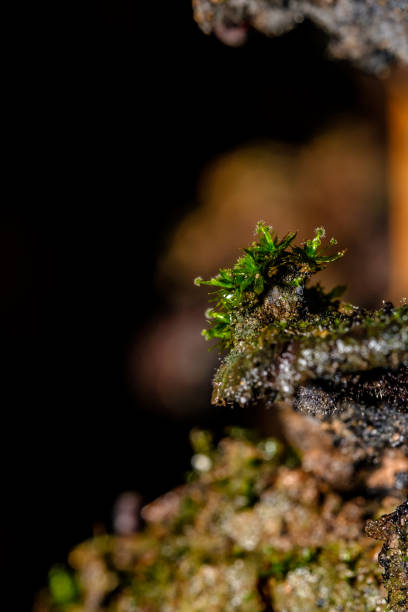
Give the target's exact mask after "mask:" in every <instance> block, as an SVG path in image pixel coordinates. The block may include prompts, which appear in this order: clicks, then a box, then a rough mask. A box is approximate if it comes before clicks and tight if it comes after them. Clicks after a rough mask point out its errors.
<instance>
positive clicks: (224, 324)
mask: <svg viewBox="0 0 408 612" xmlns="http://www.w3.org/2000/svg"><path fill="white" fill-rule="evenodd" d="M256 234H257V237H258V241H257V242H253V244H252V245H250V246H249V247H248V248H246V249H244V255H243V256H242V257H240V258H239V259H238V261H237V262H236V263H235V264H234V266H233V267H232V268H222V269H221V270H220V271H219V274H217V276H215V277H214V278H212V279H211V280H208V281H205V280H203V279H202V278H200V277H198V278H196V279H195V283H196V285H198V286H200V285H208V286H209V287H215V291H213V292H212V293H211V294H210V295H211V300H212V301H213V302H215V307H214V308H210V309H209V310H207V313H206V315H207V318H208V319H209V321H210V322H211V324H210V327H209V329H207V330H204V331H203V335H204V336H205V338H206V339H207V340H212V339H214V338H217V339H218V340H219V346H220V349H226V348H230V347H231V346H235V345H236V344H237V342H239V341H240V340H241V338H242V337H245V338H247V337H248V336H250V335H253V334H254V333H255V330H258V329H259V325H260V324H262V321H263V320H264V319H265V316H267V315H268V311H270V312H271V313H273V314H274V315H275V317H277V318H279V320H280V322H281V323H282V325H284V323H285V322H286V321H288V320H293V319H294V318H295V317H296V313H297V311H298V309H299V306H300V304H301V301H302V300H303V299H304V297H303V294H304V290H305V284H306V281H307V280H308V278H309V277H310V276H311V275H312V274H315V273H316V272H319V271H320V270H323V269H324V268H325V267H326V265H327V264H328V263H330V262H332V261H335V260H336V259H339V258H340V257H342V256H343V254H344V251H340V252H337V253H335V254H332V255H328V254H327V249H328V248H329V247H330V246H334V245H335V244H337V242H336V241H335V240H334V239H333V238H332V239H331V240H330V243H329V245H328V247H326V248H325V249H321V248H320V247H321V244H322V238H323V237H324V235H325V231H324V229H323V228H317V229H316V233H315V237H314V238H313V239H311V240H308V241H307V242H306V243H305V244H304V245H303V246H295V245H293V242H294V240H295V238H296V233H289V234H287V235H286V236H285V237H284V238H282V239H281V240H279V237H278V235H277V234H275V233H274V232H273V231H272V228H270V227H268V226H267V225H265V224H264V223H262V222H259V223H258V225H257V227H256ZM271 289H272V293H269V294H268V291H271ZM274 289H275V294H273V290H274ZM339 290H340V288H338V289H336V290H335V291H332V292H331V293H330V294H324V292H323V291H322V290H321V289H320V288H319V287H314V288H313V289H312V290H310V291H309V292H308V294H307V296H306V299H309V301H313V302H314V301H316V296H318V297H319V301H320V302H322V301H324V302H325V305H326V306H329V305H330V304H331V302H332V299H333V298H334V297H335V296H336V295H338V294H339V292H340V291H339ZM311 298H312V299H311ZM265 311H266V312H265ZM249 314H251V315H252V317H255V319H252V323H253V324H254V329H252V330H250V331H252V333H248V331H249V328H248V325H246V326H245V327H246V329H245V330H243V329H242V328H243V325H242V320H243V318H245V319H246V318H247V317H248V315H249ZM256 319H257V320H258V321H257V323H258V324H257V323H256V321H255V320H256Z"/></svg>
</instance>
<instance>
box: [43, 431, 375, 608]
mask: <svg viewBox="0 0 408 612" xmlns="http://www.w3.org/2000/svg"><path fill="white" fill-rule="evenodd" d="M235 433H237V432H235ZM206 437H207V436H206V434H205V432H203V435H201V433H200V432H198V431H195V432H194V435H193V438H194V439H195V440H197V439H199V440H200V439H206ZM248 437H249V438H252V439H253V438H254V434H253V433H250V434H249V436H248ZM245 438H246V436H245V434H244V431H242V430H241V431H240V432H239V439H237V438H235V439H233V438H224V439H222V440H221V441H220V442H219V444H218V445H217V446H216V447H215V448H213V449H212V451H211V452H212V455H211V457H212V465H211V468H210V469H209V470H207V471H205V472H201V473H198V474H197V478H196V480H195V481H194V482H192V483H189V484H187V485H185V486H184V487H180V488H179V489H177V490H175V491H174V492H173V493H172V494H171V497H170V498H169V497H168V495H165V496H164V497H163V498H161V499H160V498H159V500H156V501H155V502H153V506H154V508H155V512H151V513H149V506H148V507H147V508H146V513H145V514H144V516H145V519H146V521H147V525H146V528H145V529H144V530H143V531H142V532H141V533H138V534H134V535H131V536H128V537H123V536H122V537H114V536H104V537H102V538H101V537H100V538H95V539H93V540H90V541H89V542H85V543H83V544H81V545H80V546H79V547H78V548H77V549H75V550H74V551H73V552H72V553H71V555H70V562H71V564H72V566H73V570H72V571H70V572H69V576H70V578H69V580H70V584H71V583H72V584H78V585H80V586H81V588H80V589H78V591H77V594H78V597H77V599H76V603H73V602H72V600H71V599H70V597H71V595H72V593H68V591H69V589H67V588H66V586H67V584H68V583H67V582H66V574H64V578H63V581H64V585H65V586H64V585H63V589H62V591H63V595H61V590H59V591H58V592H59V596H58V597H55V588H54V587H55V581H54V587H53V589H54V591H53V597H52V598H51V599H50V601H49V605H48V607H47V608H44V607H43V608H41V610H42V612H84V611H88V610H91V609H92V610H93V611H94V612H130V611H131V610H140V611H148V612H162V611H163V610H166V611H167V612H201V611H203V612H204V611H205V612H267V611H268V610H271V609H273V610H274V611H275V612H285V611H287V610H290V611H291V612H296V611H299V612H300V611H302V612H304V611H305V610H307V611H308V612H309V611H314V610H323V611H324V610H326V611H327V612H330V611H331V610H337V609H340V607H339V606H340V605H344V606H345V607H344V610H355V611H359V610H366V611H374V610H376V609H377V610H381V609H383V608H381V607H376V604H377V602H378V601H379V599H380V598H381V586H380V572H379V570H378V568H377V566H376V564H375V561H374V555H375V544H373V543H372V542H370V541H369V540H368V539H367V538H360V539H358V540H356V536H355V534H356V532H357V533H361V532H362V528H363V523H362V514H368V516H372V515H373V513H375V512H376V511H378V509H379V506H378V504H376V503H373V502H370V503H369V504H367V506H366V508H365V510H364V513H362V512H361V503H362V501H361V498H356V499H353V498H352V497H350V496H348V497H347V499H344V500H343V502H341V500H340V499H338V495H337V494H335V493H334V492H333V491H331V490H330V488H329V487H328V486H327V484H323V483H321V482H320V481H319V479H315V478H314V477H313V476H311V475H310V474H308V473H306V472H305V471H304V470H303V469H302V468H301V467H288V466H287V465H285V461H286V457H287V455H288V451H287V449H286V448H285V447H284V445H283V444H282V443H280V442H278V441H276V440H274V439H273V438H266V439H260V438H258V439H257V440H256V441H255V440H248V439H245ZM199 448H200V450H202V449H203V447H202V445H201V442H200V444H199ZM289 482H290V483H291V486H288V483H289ZM249 500H250V503H248V501H249ZM169 503H170V510H169ZM343 507H348V508H349V510H348V512H347V516H348V517H349V519H348V520H349V525H348V527H347V530H345V529H344V527H345V526H344V515H343V514H342V513H343ZM160 509H161V510H164V511H165V515H166V518H162V519H160V520H158V519H157V515H158V512H157V511H158V510H160ZM349 533H350V534H351V535H350V537H349V535H348V534H349ZM64 571H65V570H64ZM57 590H58V589H57ZM68 595H69V597H68ZM350 605H351V606H352V607H350Z"/></svg>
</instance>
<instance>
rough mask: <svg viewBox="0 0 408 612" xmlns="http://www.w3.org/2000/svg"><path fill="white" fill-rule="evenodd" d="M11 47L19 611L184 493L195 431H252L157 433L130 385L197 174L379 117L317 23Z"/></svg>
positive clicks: (77, 18)
mask: <svg viewBox="0 0 408 612" xmlns="http://www.w3.org/2000/svg"><path fill="white" fill-rule="evenodd" d="M140 5H142V6H140ZM12 38H13V41H12V43H11V44H10V48H9V51H8V54H7V61H8V60H10V61H9V67H10V72H11V77H12V78H11V83H12V85H11V87H10V89H9V90H8V94H7V96H8V97H9V99H10V102H11V105H10V106H11V111H12V112H11V113H10V115H9V116H7V117H6V123H7V127H9V128H10V130H11V138H10V144H9V145H8V148H7V163H6V165H5V171H6V176H7V184H8V185H9V186H10V190H9V192H8V197H7V201H8V203H9V206H7V207H3V212H2V215H1V228H0V232H1V251H2V252H1V263H2V279H1V285H0V290H1V297H2V299H1V311H2V312H1V316H2V322H3V326H2V327H3V332H2V345H3V347H4V352H5V367H4V368H3V374H4V387H5V388H6V389H7V391H9V395H8V397H9V399H8V400H7V402H6V405H5V409H4V413H5V422H4V427H3V436H4V440H3V447H4V448H5V449H6V448H7V450H6V453H5V459H4V461H3V470H4V472H5V475H6V484H7V487H8V488H7V490H6V499H7V502H6V505H7V506H8V508H9V509H10V510H11V513H12V514H13V515H14V517H18V520H17V525H16V527H15V528H14V527H13V529H11V528H8V526H7V525H6V529H5V532H6V535H7V536H8V538H9V540H10V542H11V544H12V547H13V548H14V552H16V551H17V562H16V564H15V565H14V566H13V568H14V570H15V572H16V574H18V575H19V576H20V575H21V571H23V572H24V590H25V591H26V595H27V598H28V599H27V602H28V601H29V599H30V598H31V597H32V594H33V593H34V591H35V590H36V589H38V588H39V587H40V586H41V585H43V584H44V583H45V582H46V577H47V569H48V568H49V566H50V565H51V564H52V563H54V562H59V561H63V560H64V558H65V557H66V554H67V552H68V550H69V549H70V548H71V547H72V546H73V545H74V544H75V543H77V542H78V541H80V540H81V539H84V538H86V537H89V536H90V535H91V534H92V526H93V525H94V524H95V523H97V522H104V523H105V524H106V525H107V526H108V528H110V520H111V508H112V505H113V502H114V500H115V497H116V496H117V495H118V494H119V493H120V492H121V491H123V490H127V489H134V490H137V491H139V492H141V494H142V495H143V497H144V499H145V500H146V501H148V500H149V499H152V498H153V497H155V496H157V495H158V494H160V493H162V492H164V491H165V490H166V489H168V488H169V487H171V486H174V485H176V484H178V483H179V482H180V481H181V480H182V478H183V475H184V472H185V471H186V470H187V469H188V467H189V453H190V451H189V443H188V431H189V429H190V427H191V426H192V425H205V426H210V427H213V428H216V429H217V428H218V429H221V428H222V426H223V425H224V424H225V423H227V422H231V421H232V420H233V421H234V422H238V421H243V422H245V421H247V422H250V421H251V416H250V415H248V414H245V412H244V411H242V412H240V413H237V412H236V413H231V412H227V413H224V412H223V411H222V410H218V411H214V410H213V409H209V411H208V414H206V415H204V416H203V415H201V416H200V417H199V420H200V422H199V423H197V422H196V421H195V420H194V419H193V417H191V415H190V416H189V417H188V418H185V419H180V418H176V417H171V416H166V415H165V413H163V412H158V411H157V410H155V407H154V406H149V405H147V403H146V400H144V401H143V403H142V402H141V399H140V397H138V394H137V392H136V393H135V392H134V391H133V390H132V386H131V385H130V382H129V376H128V367H127V364H128V358H129V351H130V348H131V346H132V342H133V341H134V338H135V337H136V336H137V334H140V333H142V332H143V329H145V328H146V327H147V326H148V325H149V321H150V320H151V318H152V315H153V314H154V313H155V312H158V311H159V310H160V309H163V308H165V305H166V297H165V295H163V294H162V293H161V292H160V287H157V286H156V285H155V283H154V272H155V267H156V263H157V261H158V258H159V257H160V253H161V250H162V249H163V248H164V246H165V245H166V241H167V239H168V236H169V234H170V232H171V229H172V228H173V227H174V226H175V225H176V223H177V221H178V220H179V219H180V218H182V216H183V214H184V213H185V212H186V211H187V210H188V209H189V208H191V206H192V202H194V197H195V189H196V184H197V179H198V177H199V175H200V171H201V170H202V168H203V165H204V164H205V163H206V162H208V161H209V160H211V159H212V158H213V157H214V156H215V155H217V154H219V153H220V152H223V151H226V150H229V149H231V148H233V147H235V146H236V145H238V144H241V143H244V142H246V141H249V140H254V139H257V138H274V139H280V140H283V141H287V142H294V143H296V142H304V141H306V140H307V139H308V138H310V137H311V136H312V135H313V134H314V133H315V132H316V131H317V130H319V129H322V127H324V125H325V124H326V123H327V122H328V121H329V120H330V118H332V117H333V116H335V115H339V114H342V113H344V112H348V113H350V112H351V113H353V114H355V115H357V116H358V115H361V116H364V117H367V116H374V115H375V114H376V113H378V108H377V107H376V105H375V103H373V101H372V99H371V98H370V96H367V95H366V94H367V88H369V87H370V80H369V79H368V80H367V79H362V77H361V75H359V73H358V72H356V71H354V70H353V69H351V68H350V67H348V66H346V65H345V64H343V63H340V62H329V61H328V60H327V59H326V52H325V47H326V40H325V37H324V35H323V34H322V33H320V32H317V31H316V30H315V29H314V28H313V27H312V26H311V25H310V24H307V23H306V24H304V25H302V26H301V27H299V28H298V29H297V31H296V32H292V33H290V34H288V35H286V36H284V37H282V38H280V39H275V40H268V39H266V38H264V37H262V36H261V35H258V34H256V33H251V34H250V39H249V42H248V44H247V45H246V46H245V47H243V48H240V49H231V48H227V47H225V46H223V45H222V44H221V43H220V42H218V41H217V40H216V39H214V38H208V37H206V36H204V35H203V34H202V33H201V32H200V31H199V29H198V27H197V26H196V25H195V23H194V22H193V19H192V14H191V7H190V2H189V0H182V1H178V2H163V3H153V2H145V3H141V2H136V1H133V2H131V1H130V0H128V1H126V0H120V1H119V0H115V2H113V1H107V0H105V1H104V2H99V3H98V4H97V5H95V6H91V5H82V6H79V5H75V4H68V3H65V5H64V4H59V3H54V4H53V5H51V4H48V5H40V6H35V7H34V6H32V5H31V6H30V8H29V9H24V10H23V8H22V7H21V13H20V14H19V15H18V17H17V18H16V28H15V33H14V30H13V36H12ZM11 60H17V61H16V64H14V66H16V67H13V68H11V66H12V62H11ZM363 90H364V91H363ZM380 125H381V124H380ZM209 248H211V246H210V245H209ZM205 350H206V348H205V346H204V345H203V351H205ZM208 393H209V388H208ZM193 421H194V422H193ZM20 536H22V537H21V544H18V545H17V544H16V542H17V540H18V539H19V538H20ZM22 567H23V568H24V569H23V570H22V569H21V568H22ZM27 605H29V603H27ZM26 608H27V606H25V607H24V609H26Z"/></svg>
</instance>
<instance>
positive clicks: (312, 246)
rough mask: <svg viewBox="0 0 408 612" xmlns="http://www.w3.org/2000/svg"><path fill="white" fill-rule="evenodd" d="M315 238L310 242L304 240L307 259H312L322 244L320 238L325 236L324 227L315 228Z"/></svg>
mask: <svg viewBox="0 0 408 612" xmlns="http://www.w3.org/2000/svg"><path fill="white" fill-rule="evenodd" d="M315 234H316V235H315V237H314V238H313V239H312V240H306V246H305V251H306V253H307V255H308V256H309V257H313V256H314V255H315V253H316V251H317V249H318V248H319V246H320V245H321V244H322V240H321V239H322V238H324V237H325V235H326V230H325V229H324V227H317V228H316V230H315Z"/></svg>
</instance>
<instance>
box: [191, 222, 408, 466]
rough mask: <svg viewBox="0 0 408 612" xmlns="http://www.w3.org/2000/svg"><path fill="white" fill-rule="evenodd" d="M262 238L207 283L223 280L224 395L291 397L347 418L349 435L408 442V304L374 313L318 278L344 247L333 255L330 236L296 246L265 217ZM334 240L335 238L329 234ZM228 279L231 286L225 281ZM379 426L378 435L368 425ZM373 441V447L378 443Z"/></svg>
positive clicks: (220, 396) (219, 299)
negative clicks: (328, 249)
mask: <svg viewBox="0 0 408 612" xmlns="http://www.w3.org/2000/svg"><path fill="white" fill-rule="evenodd" d="M257 233H258V237H259V241H258V243H254V244H253V245H252V246H251V247H250V248H249V249H247V250H246V251H245V253H246V254H245V256H244V257H243V258H241V259H239V260H238V262H237V264H236V265H235V266H234V267H233V268H231V269H228V270H221V271H220V274H219V275H218V276H216V277H215V278H214V279H212V280H210V281H200V284H207V285H209V286H213V287H218V288H217V290H216V292H215V293H214V294H211V299H215V300H216V307H215V309H213V310H211V311H210V320H211V319H216V323H215V325H213V326H212V327H210V329H209V330H207V331H206V332H205V336H206V337H207V338H219V339H220V341H221V348H229V353H228V354H227V355H226V356H224V358H223V360H222V362H221V365H220V367H219V369H218V371H217V373H216V375H215V378H214V385H213V389H214V391H213V397H212V401H213V403H215V404H232V405H233V404H236V405H241V406H245V405H253V404H254V403H256V402H260V401H261V402H263V403H264V404H267V405H272V404H273V403H274V402H276V401H277V400H284V401H288V402H290V403H292V404H293V405H294V407H295V408H296V409H297V410H299V411H302V412H304V413H306V414H312V415H314V416H316V417H317V418H319V419H321V420H324V421H327V422H331V421H332V420H333V419H337V421H340V422H341V423H340V425H339V426H338V427H337V431H338V430H341V431H342V435H341V439H340V443H342V440H347V441H348V442H350V439H351V438H350V431H351V432H352V437H353V445H354V447H355V446H356V445H358V444H359V441H361V445H362V446H366V447H368V446H370V452H369V453H368V454H369V455H370V458H371V459H373V458H375V456H376V453H377V454H378V453H380V452H381V450H382V449H383V448H385V447H387V446H390V445H391V446H392V445H393V446H402V445H406V442H407V433H408V411H407V404H408V370H407V365H408V305H407V304H403V305H402V306H400V307H399V308H394V306H393V305H392V304H390V303H384V304H383V306H382V307H381V308H380V309H378V310H376V311H374V312H370V311H367V310H364V309H362V308H359V307H357V306H352V305H351V304H347V303H344V302H341V301H339V300H338V299H337V298H338V296H339V293H340V290H339V289H335V290H333V291H331V292H329V293H326V292H325V291H324V290H323V289H322V288H321V287H320V286H319V285H318V284H317V285H309V280H310V277H311V276H312V275H313V274H314V273H316V272H317V271H319V270H321V269H322V268H323V267H325V266H326V265H327V264H328V263H330V262H332V261H335V260H336V259H338V258H339V257H341V256H342V255H343V253H344V251H339V252H337V253H336V254H334V255H327V254H326V251H322V250H320V249H321V241H322V237H323V235H324V231H323V230H322V229H318V230H316V235H315V238H314V239H313V240H308V241H307V242H306V243H305V244H303V245H301V246H294V244H293V241H294V237H295V235H294V234H289V235H288V236H287V237H285V238H284V239H283V240H282V241H279V239H278V238H277V236H276V235H274V234H272V232H271V230H270V229H269V228H267V227H266V226H265V225H264V224H258V228H257ZM329 246H330V243H329ZM224 285H225V286H224ZM368 429H369V431H370V436H369V443H368V438H367V431H368ZM372 448H374V451H372V450H371V449H372Z"/></svg>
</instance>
